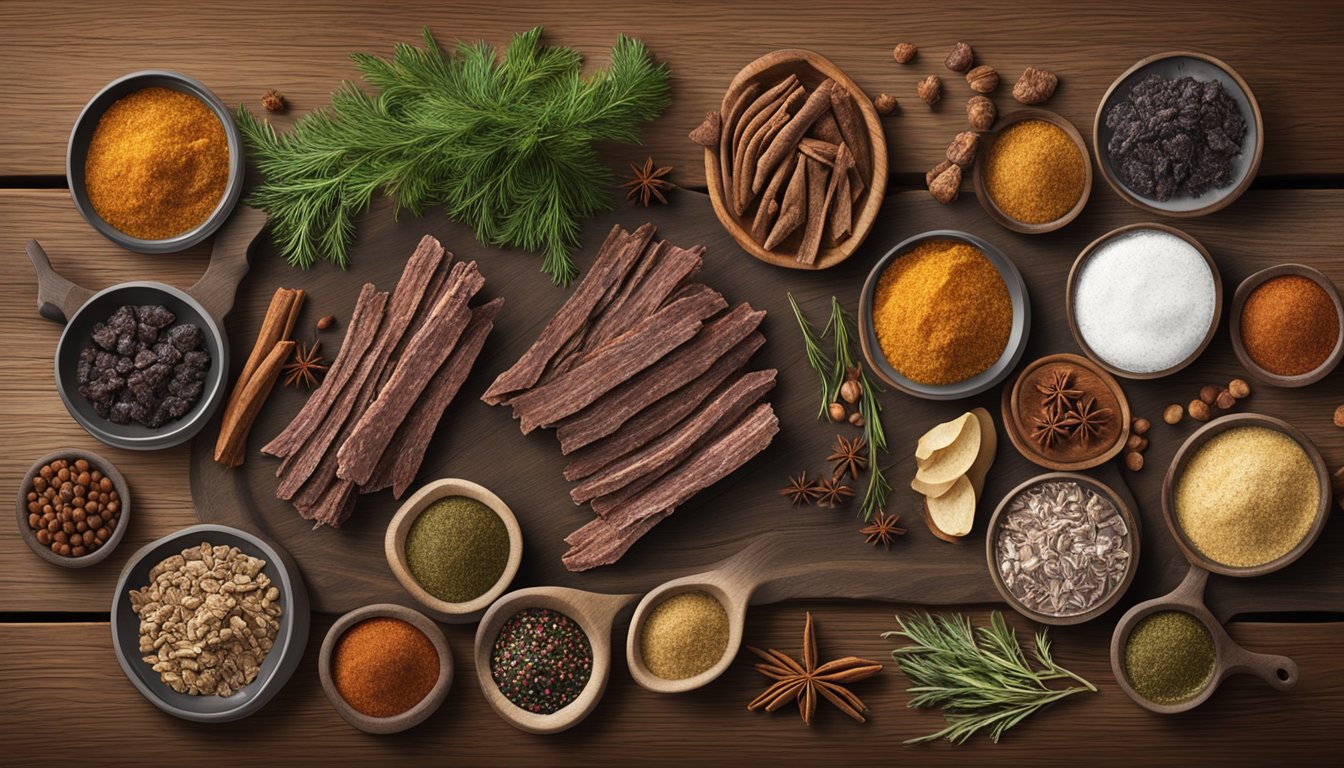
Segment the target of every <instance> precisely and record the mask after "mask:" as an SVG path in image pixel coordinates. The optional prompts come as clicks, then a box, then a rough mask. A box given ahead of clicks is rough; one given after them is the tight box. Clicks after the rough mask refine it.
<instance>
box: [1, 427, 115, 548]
mask: <svg viewBox="0 0 1344 768" xmlns="http://www.w3.org/2000/svg"><path fill="white" fill-rule="evenodd" d="M130 509H131V496H130V492H129V491H128V490H127V488H126V479H125V478H124V477H122V476H121V473H120V472H118V471H117V468H116V467H114V466H112V462H110V461H108V460H107V459H104V458H103V457H101V456H99V455H97V454H94V453H90V452H89V451H84V450H75V449H73V448H65V449H62V450H59V451H55V452H53V453H49V454H47V455H46V456H43V457H42V458H40V459H38V460H37V461H36V462H34V463H33V466H32V468H30V469H29V470H28V474H26V475H25V476H24V478H23V482H22V483H21V484H20V485H19V496H18V515H19V518H18V519H19V532H20V533H21V534H22V536H23V540H24V542H26V543H27V544H28V546H29V548H31V549H32V550H33V552H35V553H37V556H38V557H41V558H42V559H43V560H46V561H47V562H49V563H53V564H55V565H59V566H61V567H62V568H87V567H89V566H90V565H94V564H95V563H99V562H101V561H102V560H104V559H105V558H106V557H107V556H108V555H110V554H112V550H114V549H116V548H117V544H119V543H121V539H122V538H123V536H124V535H125V533H126V519H127V517H128V516H129V515H130Z"/></svg>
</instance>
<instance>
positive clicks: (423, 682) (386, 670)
mask: <svg viewBox="0 0 1344 768" xmlns="http://www.w3.org/2000/svg"><path fill="white" fill-rule="evenodd" d="M331 676H332V680H333V681H334V682H335V683H336V690H337V691H339V692H340V694H341V698H343V699H345V702H346V703H347V704H349V705H350V706H351V707H353V708H354V709H355V711H357V712H359V713H360V714H363V715H367V716H368V717H395V716H396V715H399V714H401V713H403V712H406V711H407V710H409V709H411V708H412V707H414V706H415V705H416V704H419V703H420V702H421V701H422V700H424V698H425V697H426V696H428V695H429V692H430V691H431V690H432V689H433V688H434V684H435V683H436V682H438V679H439V653H438V651H437V650H436V649H435V648H434V642H433V641H432V640H430V639H429V637H427V636H426V635H425V633H424V632H421V631H420V630H419V629H418V628H416V627H415V626H413V625H412V624H410V623H409V622H405V621H402V620H401V619H393V618H387V617H382V616H380V617H377V618H372V619H365V620H364V621H361V622H359V623H358V624H356V625H354V626H353V627H351V628H350V629H348V630H346V631H345V634H343V635H341V637H340V639H339V640H337V641H336V650H335V651H334V652H333V653H332V663H331Z"/></svg>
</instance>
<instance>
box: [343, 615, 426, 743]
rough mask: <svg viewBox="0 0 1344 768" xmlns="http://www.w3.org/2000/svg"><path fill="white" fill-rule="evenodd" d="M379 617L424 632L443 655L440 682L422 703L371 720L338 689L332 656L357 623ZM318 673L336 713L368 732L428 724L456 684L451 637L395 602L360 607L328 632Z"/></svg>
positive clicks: (379, 732)
mask: <svg viewBox="0 0 1344 768" xmlns="http://www.w3.org/2000/svg"><path fill="white" fill-rule="evenodd" d="M378 618H387V619H399V620H401V621H404V622H406V623H407V624H410V625H411V626H413V627H415V628H416V629H418V630H420V631H421V632H424V633H425V637H428V638H429V641H430V642H431V643H433V644H434V650H435V651H437V652H438V654H439V679H438V680H436V681H434V687H432V688H430V689H429V693H427V694H425V698H423V699H421V700H420V703H418V704H416V705H415V706H413V707H411V708H410V709H408V710H406V711H405V712H402V713H401V714H399V715H393V716H392V717H370V716H369V715H366V714H364V713H363V712H360V711H359V710H357V709H355V708H354V707H352V706H350V704H349V703H348V702H346V700H345V697H344V696H342V695H341V692H340V691H339V690H337V689H336V681H335V680H334V679H332V673H331V664H332V654H334V653H335V652H336V643H337V642H339V641H340V639H341V637H342V636H343V635H344V634H345V633H346V632H347V631H348V630H349V629H350V628H351V627H353V626H355V625H356V624H358V623H360V622H362V621H364V620H366V619H378ZM317 670H318V676H319V677H320V678H321V679H322V691H323V692H324V693H326V694H327V699H328V700H329V701H330V702H331V706H332V708H334V709H335V710H336V714H338V715H340V716H341V718H342V719H344V720H345V722H347V723H349V724H351V725H353V726H354V727H356V728H358V729H359V730H361V731H364V732H365V733H378V734H382V733H400V732H401V731H404V730H406V729H408V728H413V727H415V726H417V725H419V724H420V723H422V722H424V721H425V719H426V718H428V717H429V716H430V715H432V714H434V713H435V712H436V711H437V710H438V708H439V706H440V705H442V704H443V700H444V699H446V698H448V689H449V688H451V687H452V685H453V651H452V649H451V648H449V647H448V638H446V637H444V635H443V630H442V629H440V628H439V626H438V625H437V624H435V623H434V622H432V621H430V620H429V618H428V617H427V616H425V615H424V614H422V613H420V612H418V611H413V610H411V609H410V608H407V607H405V606H401V605H395V604H393V603H377V604H375V605H366V606H364V607H363V608H356V609H355V610H353V611H351V612H349V613H347V614H345V615H344V616H342V617H341V618H339V619H337V620H336V623H335V624H332V625H331V629H329V630H327V636H326V637H325V638H323V640H322V650H321V652H320V653H319V655H318V658H317Z"/></svg>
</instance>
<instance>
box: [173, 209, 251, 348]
mask: <svg viewBox="0 0 1344 768" xmlns="http://www.w3.org/2000/svg"><path fill="white" fill-rule="evenodd" d="M265 226H266V213H265V212H264V211H262V210H260V209H258V208H253V207H251V206H247V205H240V206H238V208H237V210H235V211H234V212H233V215H232V216H230V217H229V220H228V221H226V222H225V223H224V226H223V227H220V229H219V231H218V232H216V233H215V242H214V246H213V247H212V249H211V250H210V266H208V267H206V269H205V274H203V275H201V279H200V280H197V281H196V284H195V285H193V286H191V288H189V289H188V290H187V293H189V294H191V296H192V298H194V299H196V300H197V301H199V302H200V303H201V306H203V307H205V310H206V311H207V312H209V313H210V316H211V317H213V318H214V319H215V322H217V323H223V322H224V318H225V317H226V316H227V315H228V314H229V312H230V311H231V310H232V309H233V299H234V296H235V295H236V294H237V292H238V283H240V282H242V279H243V276H244V275H246V274H247V268H248V262H247V259H248V255H249V254H250V253H251V251H252V244H253V243H254V242H255V241H256V239H257V235H259V234H261V230H262V228H263V227H265Z"/></svg>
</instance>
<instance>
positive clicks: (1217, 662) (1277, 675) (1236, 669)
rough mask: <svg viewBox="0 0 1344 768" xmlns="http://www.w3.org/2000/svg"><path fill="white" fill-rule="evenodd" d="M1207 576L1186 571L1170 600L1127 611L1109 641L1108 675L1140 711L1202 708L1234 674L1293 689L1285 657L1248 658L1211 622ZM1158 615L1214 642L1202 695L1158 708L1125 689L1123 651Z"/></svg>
mask: <svg viewBox="0 0 1344 768" xmlns="http://www.w3.org/2000/svg"><path fill="white" fill-rule="evenodd" d="M1208 579H1209V572H1208V571H1206V570H1204V569H1203V568H1200V567H1199V566H1197V565H1192V566H1190V572H1189V573H1188V574H1187V575H1186V577H1185V579H1184V580H1183V581H1182V582H1181V584H1180V586H1178V587H1176V589H1175V590H1173V591H1172V592H1171V593H1170V594H1167V595H1163V596H1162V597H1158V598H1155V599H1153V600H1148V601H1147V602H1143V603H1139V604H1138V605H1136V606H1134V607H1133V608H1130V609H1129V612H1128V613H1126V614H1125V615H1124V616H1123V617H1122V618H1121V619H1120V622H1119V623H1118V624H1116V625H1115V634H1114V635H1112V636H1111V669H1112V671H1114V672H1115V680H1116V682H1118V683H1119V684H1120V689H1121V690H1123V691H1124V692H1125V694H1126V695H1128V696H1129V697H1130V698H1131V699H1133V700H1134V701H1135V702H1137V703H1138V704H1139V706H1141V707H1143V708H1144V709H1147V710H1150V711H1153V712H1157V713H1159V714H1164V715H1170V714H1174V713H1176V712H1185V711H1187V710H1190V709H1194V708H1195V707H1198V706H1199V705H1200V704H1203V703H1204V702H1205V701H1207V700H1208V699H1209V697H1210V696H1212V695H1213V692H1214V691H1215V690H1217V689H1218V686H1219V685H1220V684H1221V683H1222V682H1223V680H1224V679H1226V678H1228V677H1230V676H1232V675H1236V674H1242V673H1245V674H1251V675H1255V676H1256V677H1258V678H1260V679H1261V680H1264V681H1265V682H1266V683H1268V684H1269V685H1270V687H1272V688H1274V689H1276V690H1280V691H1286V690H1288V689H1290V688H1292V687H1293V686H1295V685H1297V664H1296V663H1295V662H1294V661H1293V660H1292V659H1290V658H1288V657H1286V656H1274V655H1270V654H1264V653H1252V652H1250V651H1248V650H1246V649H1245V648H1242V647H1241V646H1240V645H1237V644H1236V643H1235V642H1234V641H1233V640H1232V638H1231V637H1229V636H1228V634H1227V630H1225V629H1223V625H1222V624H1220V623H1219V622H1218V619H1216V618H1214V615H1213V614H1212V613H1210V612H1209V609H1208V608H1207V607H1205V605H1204V585H1205V584H1206V583H1207V582H1208ZM1161 611H1183V612H1185V613H1188V614H1190V615H1191V616H1193V617H1195V618H1196V619H1199V621H1200V622H1201V623H1203V625H1204V627H1205V629H1207V630H1208V631H1209V635H1210V636H1212V637H1213V648H1214V654H1215V657H1214V663H1213V674H1212V675H1210V677H1209V682H1208V683H1207V684H1206V685H1205V686H1204V689H1203V690H1202V691H1200V692H1199V693H1198V694H1196V695H1195V696H1192V697H1191V698H1189V699H1186V700H1185V701H1182V702H1178V703H1176V704H1159V703H1157V702H1153V701H1149V700H1148V699H1145V698H1144V697H1143V696H1142V695H1140V694H1139V692H1138V691H1136V690H1134V687H1133V686H1132V685H1130V683H1129V676H1128V673H1127V672H1126V671H1125V658H1124V657H1125V645H1126V644H1127V643H1128V642H1129V635H1130V633H1131V632H1133V631H1134V627H1136V626H1137V625H1138V623H1139V622H1140V621H1141V620H1142V619H1144V618H1145V617H1147V616H1149V615H1151V614H1154V613H1158V612H1161Z"/></svg>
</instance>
